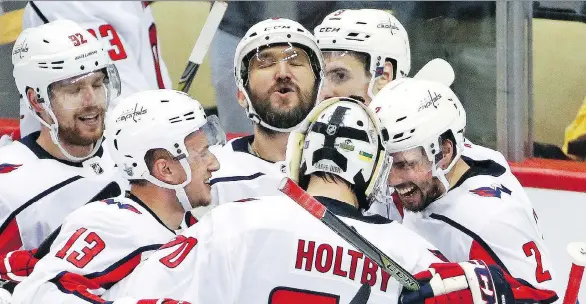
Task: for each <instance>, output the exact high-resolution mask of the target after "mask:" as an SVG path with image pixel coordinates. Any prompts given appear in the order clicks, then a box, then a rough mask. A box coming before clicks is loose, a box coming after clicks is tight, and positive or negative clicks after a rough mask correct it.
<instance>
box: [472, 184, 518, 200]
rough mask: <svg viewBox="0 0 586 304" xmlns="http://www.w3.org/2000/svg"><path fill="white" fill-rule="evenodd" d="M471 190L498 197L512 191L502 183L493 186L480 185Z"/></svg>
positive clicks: (475, 192)
mask: <svg viewBox="0 0 586 304" xmlns="http://www.w3.org/2000/svg"><path fill="white" fill-rule="evenodd" d="M470 192H472V193H474V194H476V195H478V196H483V197H498V198H501V195H502V194H503V193H506V194H508V195H511V193H512V191H511V190H509V188H507V187H505V186H503V185H502V184H501V185H500V186H499V185H492V186H491V187H480V188H477V189H474V190H470Z"/></svg>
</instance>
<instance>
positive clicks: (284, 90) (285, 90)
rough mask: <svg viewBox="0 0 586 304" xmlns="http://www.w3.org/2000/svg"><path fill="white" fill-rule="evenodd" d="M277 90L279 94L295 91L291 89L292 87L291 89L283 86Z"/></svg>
mask: <svg viewBox="0 0 586 304" xmlns="http://www.w3.org/2000/svg"><path fill="white" fill-rule="evenodd" d="M277 92H279V93H281V94H287V93H292V92H295V91H293V89H291V88H288V87H283V88H280V89H279V90H278V91H277Z"/></svg>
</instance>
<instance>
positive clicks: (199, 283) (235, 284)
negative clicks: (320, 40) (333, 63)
mask: <svg viewBox="0 0 586 304" xmlns="http://www.w3.org/2000/svg"><path fill="white" fill-rule="evenodd" d="M386 139H387V137H386V133H385V131H383V130H382V129H381V128H380V126H379V123H378V121H377V118H376V117H375V116H374V114H373V113H372V112H371V111H369V110H368V108H366V106H364V105H363V104H362V103H361V102H359V101H356V100H352V99H338V98H334V99H330V100H327V101H324V102H323V103H321V104H320V105H318V106H317V107H316V108H315V109H314V110H313V111H312V112H311V113H310V114H309V116H308V120H307V123H305V124H304V126H302V127H301V130H300V131H299V133H292V141H291V143H290V145H289V146H288V159H289V160H290V166H291V167H290V168H292V169H291V171H290V172H291V173H290V174H291V176H292V177H295V178H296V179H297V180H299V183H300V185H302V186H303V187H304V188H305V189H307V191H308V193H310V194H312V195H313V196H315V198H316V199H318V200H319V201H320V202H321V203H322V204H324V205H325V206H327V208H328V209H329V210H330V211H331V212H333V213H335V214H336V215H337V216H338V217H339V218H340V219H341V220H343V221H344V222H346V223H347V224H349V225H352V227H354V228H355V229H356V230H357V231H358V232H359V233H361V234H362V235H364V236H365V237H366V238H367V239H369V240H370V241H371V242H372V243H373V244H374V245H376V246H378V248H380V249H381V250H382V251H383V252H385V253H387V254H388V255H389V256H390V257H391V258H393V259H394V260H395V261H397V262H398V263H399V264H400V265H402V266H403V267H404V268H405V269H406V270H408V271H411V272H418V271H421V270H424V269H426V268H427V267H428V266H430V263H439V262H440V258H439V257H438V256H441V254H440V253H439V252H438V251H436V250H435V249H434V248H433V247H431V246H430V245H429V244H428V243H427V241H425V240H424V239H423V238H421V237H419V236H418V235H416V234H414V233H413V232H411V231H409V230H408V229H406V228H405V227H403V226H402V225H400V224H398V223H396V222H392V221H390V220H388V219H385V218H383V217H381V216H378V215H373V216H364V215H362V214H361V213H360V211H359V208H368V205H369V201H370V199H371V198H372V196H374V195H376V193H374V192H372V190H373V189H377V188H379V187H377V185H379V183H380V182H382V183H383V184H384V183H385V181H386V174H385V173H388V170H385V168H387V169H388V168H389V166H390V163H389V162H390V159H389V158H388V155H387V154H386V153H385V151H384V148H383V145H384V142H385V140H386ZM291 153H292V154H291ZM289 156H291V157H289ZM381 236H386V237H381ZM436 254H437V256H436ZM464 264H465V266H464ZM464 264H462V265H463V266H460V265H459V264H442V265H445V266H447V267H450V268H451V269H452V270H454V271H453V272H452V273H457V270H456V269H458V270H459V271H460V272H461V271H462V267H469V266H470V267H471V268H476V266H474V264H472V263H468V262H466V263H464ZM432 265H435V264H432ZM448 265H449V266H448ZM447 267H446V268H447ZM477 267H478V268H477V269H478V270H481V269H482V270H484V271H488V269H487V268H486V267H485V266H484V265H479V266H477ZM438 269H439V267H438ZM495 271H496V272H495V273H494V274H497V273H498V270H495ZM472 272H474V271H472ZM422 273H428V272H427V271H424V272H422ZM438 273H440V274H442V275H444V276H445V277H449V276H452V275H450V274H449V273H446V272H444V271H442V270H438ZM490 274H493V273H492V270H490ZM459 275H460V276H462V277H463V278H464V282H467V280H466V278H467V276H468V275H470V278H472V277H474V278H475V277H476V275H471V274H466V275H464V274H462V273H460V274H459ZM487 275H488V276H487V281H486V284H487V285H486V287H487V288H496V289H492V290H493V291H495V292H497V294H496V295H500V294H501V293H502V291H503V290H505V291H506V290H507V287H506V283H504V282H502V281H493V280H491V275H489V273H488V272H487ZM497 279H498V277H497ZM436 280H437V282H436V283H438V284H443V283H442V279H441V278H436ZM469 281H470V283H469V284H470V286H471V287H470V288H468V283H466V287H462V288H461V289H457V288H455V289H452V290H454V291H455V292H454V295H457V296H461V297H463V298H464V299H465V300H466V299H468V300H470V297H469V296H468V298H465V297H466V292H467V293H468V294H470V293H471V290H474V291H473V292H472V293H474V292H480V290H481V288H480V286H479V285H478V283H474V280H469ZM476 282H478V280H477V279H476ZM493 283H495V284H496V285H495V284H493ZM500 283H504V284H505V285H501V284H500ZM121 286H123V288H121V289H120V290H121V291H120V295H129V296H135V297H136V296H139V297H173V298H180V299H183V300H187V301H190V302H192V303H218V304H222V303H275V304H277V303H314V304H320V303H398V301H399V296H400V294H401V291H402V286H401V285H400V284H399V283H398V282H397V281H396V280H394V279H392V278H391V277H390V276H389V274H387V273H386V272H384V271H382V270H381V269H380V268H379V267H378V266H377V265H376V264H374V263H373V261H372V260H370V259H369V258H368V257H366V256H364V254H363V253H361V252H359V251H356V250H355V249H354V248H353V246H352V245H350V244H349V243H347V242H346V241H344V240H343V239H342V238H341V237H340V236H339V235H337V234H336V233H335V232H333V231H332V230H330V229H329V228H327V226H325V225H324V224H322V223H321V222H320V221H319V220H317V219H315V218H314V217H313V216H311V215H310V214H309V213H307V212H306V211H305V210H304V209H303V208H301V207H299V206H298V205H297V204H296V203H295V202H293V201H292V200H291V199H289V198H288V197H285V196H270V197H261V198H258V199H256V200H252V201H247V202H241V203H231V204H223V205H221V206H219V207H217V208H215V209H212V210H211V211H210V212H209V213H208V214H206V215H205V216H204V217H203V218H202V219H201V221H200V222H198V223H197V224H195V225H194V226H192V227H190V228H189V229H187V230H186V231H184V232H183V233H182V234H181V235H180V236H178V237H177V238H175V239H174V240H173V241H171V242H169V243H167V244H166V245H164V246H163V247H162V248H161V249H159V250H158V251H157V252H155V253H154V254H153V255H152V256H151V257H150V258H149V259H148V260H146V261H145V262H144V263H143V264H141V265H139V266H138V267H137V269H136V270H135V271H134V272H133V273H132V274H131V275H130V276H129V277H128V279H127V280H126V281H124V282H123V283H121ZM361 286H362V288H361ZM452 287H454V286H452ZM424 288H429V286H428V287H425V286H424ZM424 288H422V290H426V289H424ZM365 289H366V291H365ZM436 290H439V289H436ZM438 293H439V292H438ZM405 296H406V297H407V300H409V299H411V298H413V295H412V294H407V293H406V294H405ZM476 299H477V300H479V301H480V299H478V298H476ZM463 303H471V301H468V302H463Z"/></svg>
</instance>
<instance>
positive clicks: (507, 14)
mask: <svg viewBox="0 0 586 304" xmlns="http://www.w3.org/2000/svg"><path fill="white" fill-rule="evenodd" d="M108 3H112V2H109V1H108V2H105V5H108ZM26 4H27V2H25V1H0V118H15V119H17V118H18V115H19V96H18V93H17V90H16V87H15V84H14V80H13V77H12V64H11V59H10V58H11V51H12V48H13V42H14V40H15V39H16V37H17V36H18V34H19V33H20V31H21V30H22V16H23V8H24V7H25V5H26ZM210 4H211V3H210V2H206V1H180V2H175V1H160V2H156V3H151V4H150V6H151V8H152V12H153V15H154V18H155V23H156V26H157V33H158V36H159V42H160V43H159V44H160V45H159V47H160V50H161V53H162V56H163V58H162V59H163V60H164V62H165V64H166V66H167V69H168V72H169V76H170V78H171V80H172V83H173V86H174V88H176V86H177V83H178V81H179V78H180V76H181V73H182V72H183V69H184V68H185V65H186V62H187V58H188V57H189V54H190V52H191V50H192V48H193V45H194V43H195V41H196V40H197V37H198V34H199V32H200V30H201V28H202V26H203V24H204V22H205V20H206V17H207V14H208V12H209V9H210ZM341 8H377V9H385V10H388V11H391V12H392V13H393V14H394V15H395V16H396V17H397V19H398V20H399V21H400V22H401V23H402V24H403V25H404V26H405V28H406V29H407V32H408V33H409V40H410V44H411V50H412V68H411V71H412V72H413V73H414V72H416V71H418V70H419V69H420V68H421V67H422V66H423V65H424V64H425V63H427V62H428V61H429V60H431V59H433V58H443V59H445V60H447V61H448V62H450V63H451V64H452V66H453V68H454V71H455V74H456V80H455V81H454V84H453V86H452V88H453V90H454V91H455V92H456V94H457V95H458V96H459V97H460V99H461V101H462V103H463V104H464V106H465V107H466V110H467V113H468V117H467V119H468V124H467V126H468V127H467V130H466V133H467V134H466V136H467V137H468V138H469V139H471V140H472V141H473V142H475V143H477V144H481V145H484V146H487V147H491V148H494V149H497V150H499V151H501V152H503V153H504V154H505V156H506V157H507V158H508V159H509V160H512V161H521V160H523V159H524V158H526V157H532V156H536V157H541V158H554V159H571V160H582V161H583V160H586V100H585V99H584V98H585V97H586V86H584V84H583V81H584V79H586V77H585V76H586V57H585V56H584V54H586V43H584V41H586V24H585V22H586V2H584V1H384V2H383V1H315V2H314V1H259V2H256V1H235V2H229V6H228V10H227V12H226V14H225V15H224V19H223V21H222V23H221V24H220V28H219V31H218V32H217V33H216V35H215V38H214V41H213V43H212V45H211V47H210V49H209V51H208V55H207V56H206V60H205V62H204V64H203V65H202V66H201V67H200V70H199V72H198V74H197V77H196V79H195V81H194V83H193V85H192V87H191V90H190V94H191V95H192V96H193V97H195V98H196V99H198V100H199V101H200V102H201V103H202V104H203V105H204V106H205V107H206V110H207V111H208V112H217V113H218V114H219V117H220V120H221V123H222V125H223V127H224V128H225V130H226V131H227V132H230V133H250V132H251V130H252V126H251V122H250V120H248V119H247V118H246V116H245V113H244V110H243V109H242V108H241V107H240V106H239V105H238V103H237V102H236V84H235V82H234V76H233V69H234V68H233V60H234V59H233V58H234V51H235V49H236V45H237V43H238V41H239V39H240V38H241V37H242V36H243V35H244V33H245V32H246V30H247V29H248V28H249V27H251V26H252V25H253V24H255V23H257V22H259V21H261V20H264V19H267V18H270V17H275V16H278V17H285V18H290V19H293V20H297V21H299V22H300V23H301V24H303V25H304V26H305V27H306V28H308V29H310V30H312V29H313V28H314V27H315V26H316V25H317V24H319V23H320V22H321V20H323V18H324V17H325V16H326V15H327V14H329V13H331V12H333V11H335V10H337V9H341ZM0 128H2V126H0Z"/></svg>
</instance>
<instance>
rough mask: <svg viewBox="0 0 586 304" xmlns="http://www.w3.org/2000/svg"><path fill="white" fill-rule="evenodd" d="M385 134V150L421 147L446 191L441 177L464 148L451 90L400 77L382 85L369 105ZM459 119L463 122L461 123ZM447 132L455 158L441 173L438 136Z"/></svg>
mask: <svg viewBox="0 0 586 304" xmlns="http://www.w3.org/2000/svg"><path fill="white" fill-rule="evenodd" d="M369 107H370V108H371V109H373V110H374V112H375V113H377V115H378V116H379V118H380V119H381V121H382V123H383V125H384V126H385V127H386V128H387V131H388V132H389V141H388V143H387V151H388V152H389V153H395V152H402V151H407V150H410V149H413V148H417V147H422V148H423V149H424V151H425V154H426V155H427V158H428V160H429V161H430V162H432V168H431V170H432V174H433V176H436V177H437V178H438V179H439V180H440V181H441V182H442V183H443V185H444V187H445V189H446V190H447V189H449V184H448V181H447V179H446V178H445V174H446V173H447V172H449V171H450V170H451V169H452V167H453V166H454V165H455V164H456V161H457V160H458V159H459V158H460V155H461V154H462V150H463V148H464V134H463V132H464V130H463V127H462V122H463V123H464V127H465V123H466V113H465V111H464V108H463V107H462V105H461V103H460V101H459V100H458V97H456V95H455V94H454V92H452V90H451V89H450V88H449V87H448V86H445V85H443V84H441V83H439V82H432V81H427V80H419V79H413V78H403V79H400V80H397V81H393V82H392V83H390V84H388V85H387V86H385V87H384V88H383V89H382V90H381V91H380V92H379V93H378V94H377V95H376V97H375V98H374V99H373V100H372V103H371V104H370V105H369ZM462 118H463V120H462ZM446 132H450V133H451V134H452V136H453V137H454V140H455V149H456V155H455V157H454V159H453V160H452V162H451V163H450V164H449V166H448V168H446V169H445V170H442V169H441V168H440V167H439V166H438V161H439V160H441V159H442V157H443V156H442V150H441V142H440V136H441V135H442V134H444V133H446Z"/></svg>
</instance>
